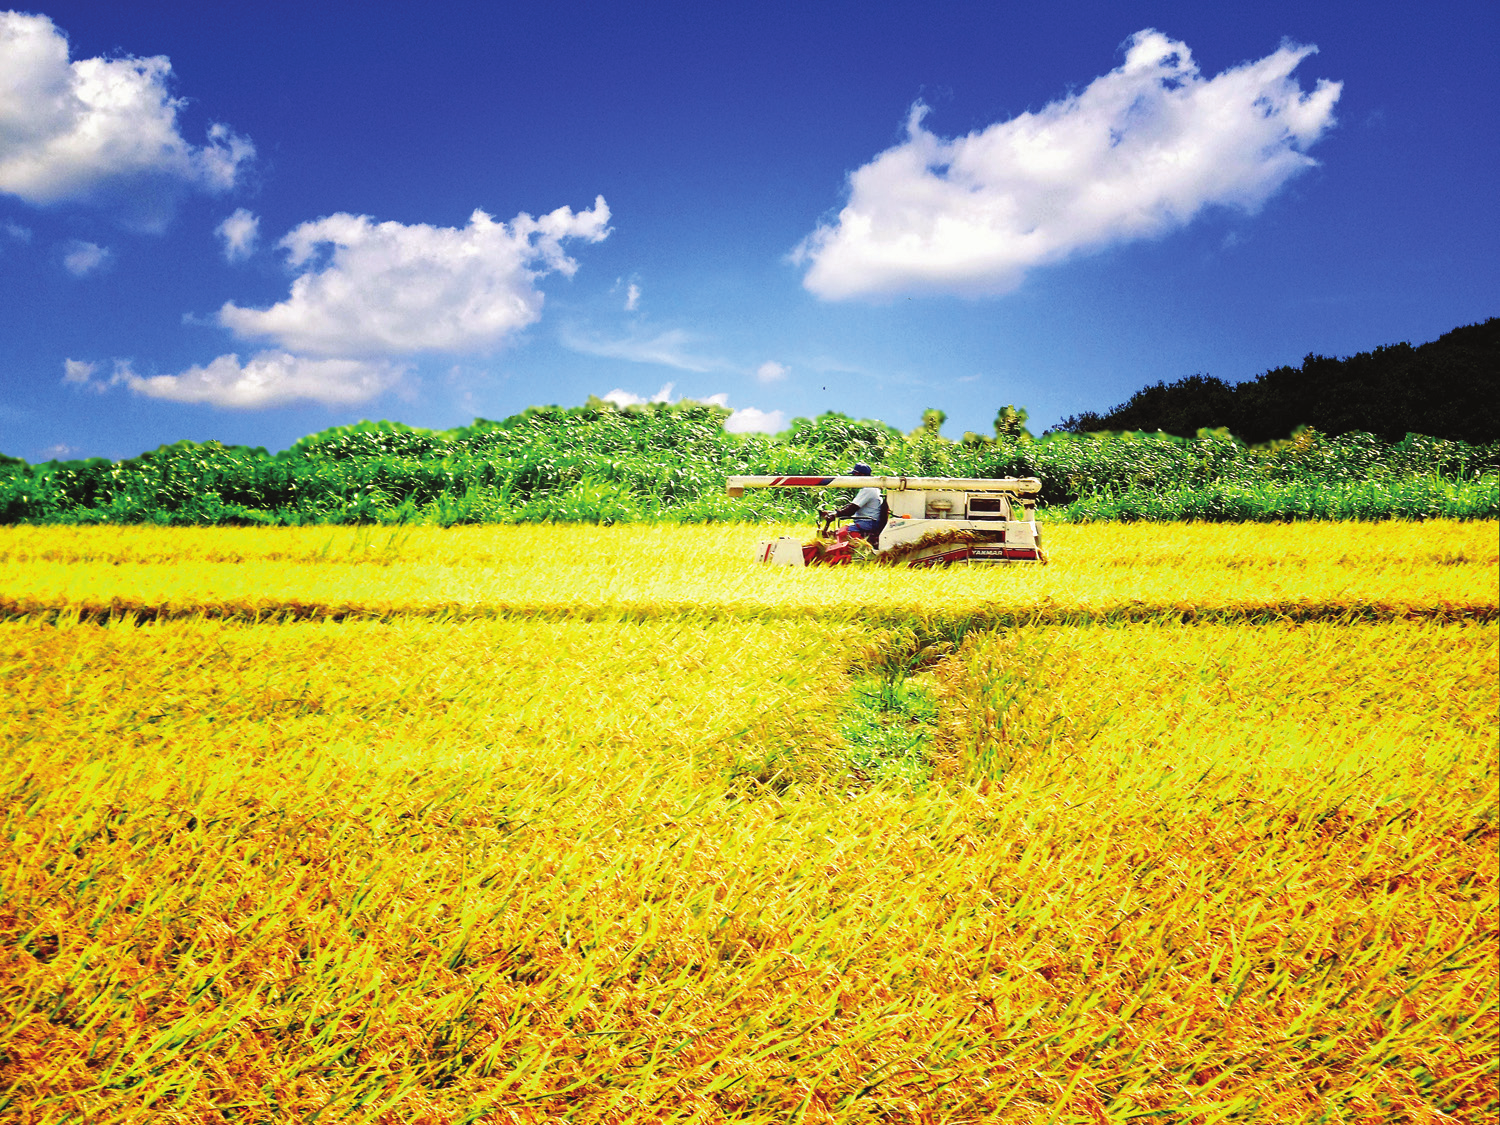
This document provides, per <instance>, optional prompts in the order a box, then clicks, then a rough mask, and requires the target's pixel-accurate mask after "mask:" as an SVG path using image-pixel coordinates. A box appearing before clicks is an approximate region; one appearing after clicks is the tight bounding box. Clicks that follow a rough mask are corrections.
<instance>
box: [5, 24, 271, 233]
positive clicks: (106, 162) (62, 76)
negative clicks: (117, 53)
mask: <svg viewBox="0 0 1500 1125" xmlns="http://www.w3.org/2000/svg"><path fill="white" fill-rule="evenodd" d="M171 73H172V64H171V62H170V61H169V60H168V59H167V58H166V57H165V56H160V55H158V56H155V57H152V58H133V57H125V58H115V59H107V58H94V59H78V60H76V61H73V62H70V61H69V60H68V40H67V37H66V36H65V35H64V34H63V32H62V31H61V30H59V29H58V27H57V26H56V25H55V24H53V22H52V21H51V20H50V19H48V18H47V17H46V16H41V15H27V14H25V13H22V12H0V193H7V194H10V195H14V196H17V197H19V198H21V199H23V200H25V201H26V202H27V203H31V204H37V205H45V204H52V203H59V202H62V201H65V200H71V201H81V202H91V203H99V204H104V205H119V206H120V207H121V208H122V209H123V213H124V214H125V215H126V217H127V218H129V219H130V220H131V221H132V222H134V223H135V224H136V225H139V226H141V227H144V228H147V229H159V228H160V227H161V226H162V225H163V224H164V223H165V221H166V218H167V216H168V215H169V213H170V211H171V206H172V198H173V196H174V195H175V194H176V193H177V192H180V191H182V190H187V189H197V190H202V191H209V192H219V191H225V190H227V189H229V188H230V187H232V186H234V183H235V180H236V179H237V178H238V176H239V174H240V171H241V169H242V167H243V166H244V165H245V164H246V163H247V162H248V161H249V160H250V159H251V157H253V156H254V154H255V146H254V145H253V144H251V143H250V141H249V140H247V139H246V138H244V137H241V136H239V135H237V134H236V133H234V132H233V131H232V130H231V129H230V128H229V127H228V126H226V125H222V124H216V125H214V126H212V127H211V128H210V129H209V130H208V136H207V141H206V143H205V144H203V145H193V144H190V143H189V142H188V141H187V140H186V139H185V138H184V137H183V136H182V134H181V133H180V132H179V131H178V128H177V113H178V110H179V109H181V108H182V105H183V102H182V100H181V99H179V98H175V97H173V96H172V94H171V92H170V90H169V89H168V84H169V80H170V78H171Z"/></svg>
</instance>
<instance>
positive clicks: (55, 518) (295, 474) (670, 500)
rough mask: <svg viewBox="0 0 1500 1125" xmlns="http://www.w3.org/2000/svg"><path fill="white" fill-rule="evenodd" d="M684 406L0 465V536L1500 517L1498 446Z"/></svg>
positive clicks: (361, 429) (608, 407)
mask: <svg viewBox="0 0 1500 1125" xmlns="http://www.w3.org/2000/svg"><path fill="white" fill-rule="evenodd" d="M727 416H728V411H726V410H723V409H721V408H719V407H717V406H711V405H702V404H697V403H691V402H684V403H677V404H673V405H651V406H640V407H637V406H631V407H626V408H623V409H621V408H617V407H615V406H614V405H613V404H611V403H607V402H601V401H600V400H597V399H594V400H591V401H590V402H589V404H588V405H586V406H582V407H574V408H569V409H564V408H560V407H534V408H531V409H528V410H526V411H524V412H522V413H521V414H518V415H515V416H513V417H511V418H507V419H504V420H503V421H489V420H486V419H477V420H476V421H475V422H474V424H473V425H471V426H464V427H461V428H458V429H454V430H447V431H431V430H420V429H415V428H413V427H410V426H405V425H401V424H399V423H393V422H361V423H359V424H358V425H353V426H341V427H337V428H334V429H330V430H325V431H323V432H322V433H318V434H313V435H311V436H309V437H306V438H303V439H302V440H301V441H299V442H297V443H296V444H295V445H294V446H292V447H291V448H290V449H287V450H285V451H282V452H280V453H275V454H272V453H268V452H267V451H266V450H264V449H252V448H246V447H242V446H225V445H221V444H219V443H218V442H212V441H210V442H186V441H184V442H178V443H176V444H174V445H168V446H163V447H162V448H160V449H157V450H154V451H152V452H150V453H145V454H143V455H141V456H139V457H132V458H129V459H126V460H122V461H106V460H102V459H100V460H90V461H68V462H56V461H54V462H48V463H46V464H40V465H30V464H27V463H26V462H24V461H21V460H18V459H15V458H9V457H0V523H9V524H16V523H74V524H91V523H150V524H183V525H192V524H243V525H299V524H325V523H326V524H338V523H345V524H347V523H378V524H399V523H427V524H438V525H445V526H446V525H452V524H462V523H522V522H592V523H613V522H630V521H641V520H664V521H673V522H710V521H725V520H792V521H810V519H811V516H812V513H813V511H814V510H815V509H816V508H817V506H818V505H819V504H820V503H823V502H826V497H824V496H823V495H821V494H820V493H819V492H817V491H814V490H810V489H789V490H752V491H751V492H748V493H747V494H746V495H745V496H743V497H741V498H738V499H731V498H729V497H728V496H726V495H725V494H724V481H725V478H726V477H727V476H729V475H731V474H781V473H797V474H801V473H806V474H818V475H821V474H826V473H830V472H834V471H839V470H847V469H848V468H849V466H850V465H852V464H853V463H854V462H856V461H867V462H869V463H870V464H871V465H872V466H874V468H875V471H876V472H877V473H880V472H884V473H891V474H906V475H933V476H976V477H998V476H1036V477H1040V478H1041V479H1042V481H1043V488H1042V494H1041V500H1042V504H1043V506H1044V508H1045V515H1046V518H1048V519H1053V520H1075V521H1084V520H1098V519H1125V520H1131V519H1150V520H1172V519H1198V520H1287V519H1379V518H1393V517H1394V518H1410V519H1423V518H1430V517H1439V516H1443V517H1453V518H1469V519H1472V518H1485V519H1492V518H1496V517H1497V516H1500V443H1493V442H1492V443H1489V444H1475V443H1469V442H1465V441H1460V440H1453V439H1444V438H1436V437H1428V436H1422V435H1420V434H1417V433H1403V434H1402V435H1401V436H1400V437H1399V438H1397V439H1395V440H1388V439H1386V438H1383V437H1381V436H1378V435H1376V434H1374V433H1368V432H1355V431H1351V432H1346V433H1342V434H1340V435H1337V436H1331V435H1329V434H1327V433H1325V432H1322V431H1320V430H1318V429H1313V428H1308V427H1304V428H1301V429H1299V430H1298V431H1297V432H1296V433H1294V434H1291V435H1290V436H1287V437H1284V438H1283V439H1282V440H1275V441H1269V442H1265V443H1261V444H1258V445H1247V444H1245V443H1244V442H1242V441H1240V440H1239V439H1237V438H1236V437H1234V436H1232V435H1231V433H1230V432H1229V431H1228V430H1226V429H1222V428H1220V429H1216V430H1209V429H1204V430H1201V431H1199V432H1197V433H1195V434H1194V435H1193V436H1191V437H1177V436H1173V435H1171V434H1167V433H1140V432H1136V433H1131V432H1126V433H1113V434H1090V433H1071V432H1069V433H1052V434H1045V435H1043V436H1042V437H1040V438H1035V437H1033V436H1032V435H1031V434H1030V433H1029V432H1028V431H1027V430H1026V427H1025V420H1026V418H1025V412H1024V411H1021V410H1017V409H1015V408H1014V407H1010V406H1007V407H1004V408H1002V409H1001V410H1000V411H999V413H998V414H997V416H996V418H995V425H994V432H993V433H992V434H975V433H969V434H965V435H964V437H963V438H962V439H961V440H959V441H956V442H955V441H949V440H948V439H946V438H944V437H943V436H942V435H941V433H940V432H939V431H940V427H941V425H942V422H943V416H942V414H941V413H940V412H938V411H935V410H934V411H928V412H927V415H926V417H925V419H924V422H923V424H922V425H921V426H920V427H918V428H917V429H916V430H915V431H913V432H912V433H909V434H907V433H902V432H901V431H899V430H896V429H894V428H892V427H890V426H888V425H885V424H884V423H882V422H876V421H868V420H866V421H860V420H856V419H852V418H849V417H847V416H845V415H842V414H836V413H830V414H824V415H822V416H820V417H818V418H815V419H814V418H799V419H794V420H793V422H792V424H791V426H790V427H789V428H788V430H787V431H785V432H784V433H782V434H779V435H775V436H770V435H765V434H742V435H741V434H730V433H727V432H726V431H725V430H724V420H725V418H726V417H727Z"/></svg>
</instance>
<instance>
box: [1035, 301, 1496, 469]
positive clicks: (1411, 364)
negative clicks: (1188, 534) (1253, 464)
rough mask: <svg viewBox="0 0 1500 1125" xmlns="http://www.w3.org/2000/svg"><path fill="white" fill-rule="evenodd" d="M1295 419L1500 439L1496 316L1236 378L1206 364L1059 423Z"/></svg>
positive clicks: (1249, 423)
mask: <svg viewBox="0 0 1500 1125" xmlns="http://www.w3.org/2000/svg"><path fill="white" fill-rule="evenodd" d="M1301 426H1312V427H1314V428H1316V429H1317V430H1319V431H1321V432H1323V433H1325V434H1329V435H1333V436H1337V435H1340V434H1347V433H1354V432H1364V433H1369V434H1374V435H1375V436H1376V437H1379V438H1381V439H1382V440H1384V441H1387V442H1395V441H1399V440H1400V439H1401V438H1402V437H1403V436H1404V435H1406V434H1408V433H1420V434H1427V435H1429V436H1432V437H1438V438H1447V439H1450V440H1456V441H1465V442H1469V443H1471V444H1483V443H1485V442H1493V441H1496V440H1500V317H1491V318H1490V319H1488V320H1486V321H1484V322H1483V323H1482V324H1470V325H1466V326H1464V327H1461V328H1455V329H1454V330H1453V331H1451V332H1448V333H1445V334H1444V335H1443V336H1440V337H1439V338H1438V339H1436V340H1433V341H1431V342H1430V343H1426V344H1422V345H1420V346H1418V347H1412V345H1411V344H1390V345H1388V346H1385V347H1379V348H1376V349H1375V350H1374V351H1369V352H1360V353H1359V354H1358V355H1352V356H1349V357H1347V358H1345V359H1333V358H1330V357H1329V356H1323V355H1309V356H1307V358H1305V359H1304V360H1303V361H1302V364H1301V366H1300V367H1277V368H1274V369H1272V370H1270V371H1267V372H1265V373H1264V374H1262V375H1260V376H1258V377H1256V378H1254V379H1251V380H1248V381H1246V382H1243V383H1238V384H1230V383H1226V382H1225V381H1224V380H1222V379H1218V378H1215V377H1214V376H1212V375H1206V374H1198V375H1189V376H1187V377H1186V378H1184V379H1179V380H1177V381H1176V382H1174V383H1165V382H1158V383H1155V384H1153V385H1151V386H1149V387H1145V388H1142V389H1141V390H1139V391H1137V392H1136V393H1135V394H1133V395H1131V396H1130V398H1129V399H1127V400H1126V401H1125V402H1123V403H1120V404H1119V405H1118V406H1115V407H1113V408H1112V409H1110V410H1107V411H1105V412H1103V413H1102V414H1100V413H1094V412H1092V411H1086V412H1084V413H1082V414H1075V415H1073V416H1071V417H1069V418H1066V419H1064V420H1063V422H1061V423H1060V424H1059V425H1058V426H1057V427H1056V428H1057V429H1058V430H1061V431H1065V432H1069V433H1090V432H1098V431H1110V430H1148V431H1155V430H1161V431H1164V432H1165V433H1169V434H1176V435H1178V436H1181V437H1191V436H1192V435H1193V434H1195V433H1197V432H1198V431H1199V430H1200V429H1204V428H1218V427H1223V428H1226V429H1228V430H1229V431H1230V432H1231V433H1232V434H1234V435H1235V436H1236V437H1238V438H1240V439H1241V440H1243V441H1247V442H1251V443H1255V442H1266V441H1271V440H1273V439H1276V438H1284V437H1287V436H1288V435H1289V434H1291V433H1292V432H1293V431H1294V430H1296V429H1297V428H1299V427H1301Z"/></svg>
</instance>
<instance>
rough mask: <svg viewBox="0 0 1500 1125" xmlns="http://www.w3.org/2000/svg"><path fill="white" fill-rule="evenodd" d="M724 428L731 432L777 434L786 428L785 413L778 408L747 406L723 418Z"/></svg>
mask: <svg viewBox="0 0 1500 1125" xmlns="http://www.w3.org/2000/svg"><path fill="white" fill-rule="evenodd" d="M724 428H725V429H726V430H728V431H729V432H730V433H732V434H749V433H760V434H777V433H780V432H781V431H782V430H784V429H786V414H785V412H784V411H780V410H757V409H756V408H755V407H753V406H747V407H745V408H744V409H743V410H736V411H735V412H734V413H733V414H731V415H730V416H729V417H728V418H726V419H724Z"/></svg>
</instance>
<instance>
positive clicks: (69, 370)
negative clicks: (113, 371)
mask: <svg viewBox="0 0 1500 1125" xmlns="http://www.w3.org/2000/svg"><path fill="white" fill-rule="evenodd" d="M98 370H99V365H98V364H97V363H86V362H84V361H83V360H81V359H65V360H63V382H64V383H70V384H72V385H73V386H75V387H87V386H91V385H94V384H93V379H94V372H96V371H98ZM99 389H100V390H103V389H104V388H103V387H102V386H100V387H99Z"/></svg>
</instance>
